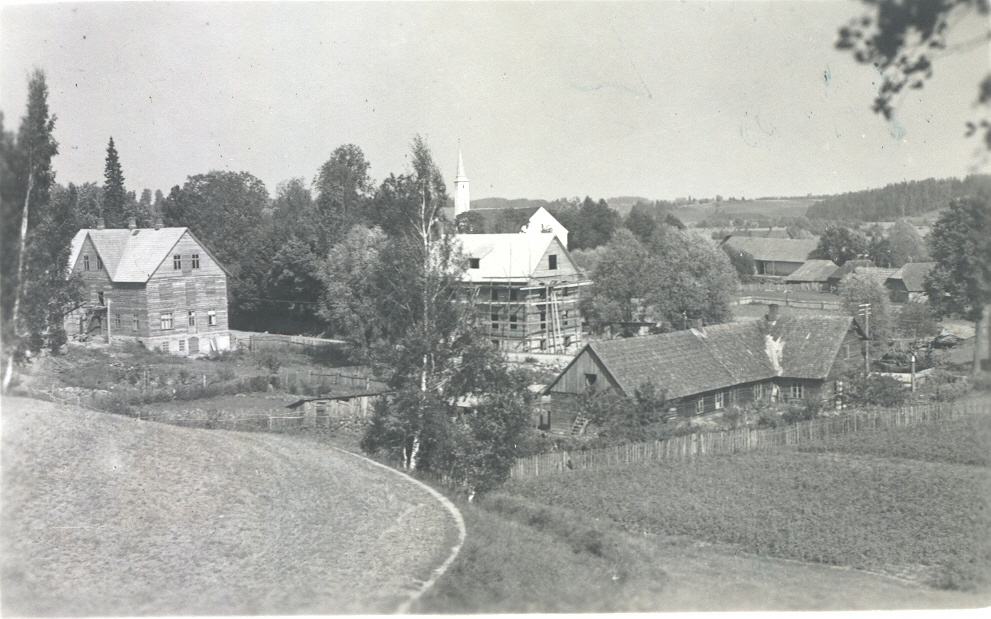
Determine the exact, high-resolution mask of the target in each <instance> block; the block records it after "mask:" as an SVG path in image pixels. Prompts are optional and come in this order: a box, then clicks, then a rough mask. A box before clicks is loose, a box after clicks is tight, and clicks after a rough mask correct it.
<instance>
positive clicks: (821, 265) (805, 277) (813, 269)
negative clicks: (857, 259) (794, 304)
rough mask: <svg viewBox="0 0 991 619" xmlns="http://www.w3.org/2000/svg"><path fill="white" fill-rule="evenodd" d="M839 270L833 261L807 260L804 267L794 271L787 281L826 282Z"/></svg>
mask: <svg viewBox="0 0 991 619" xmlns="http://www.w3.org/2000/svg"><path fill="white" fill-rule="evenodd" d="M838 268H839V267H838V266H836V263H835V262H833V261H832V260H806V261H805V262H804V263H803V264H802V266H800V267H798V268H797V269H795V270H794V271H792V273H791V275H789V276H788V277H787V278H786V279H785V281H786V282H825V281H826V280H828V279H829V276H830V275H832V274H833V273H835V272H836V269H838Z"/></svg>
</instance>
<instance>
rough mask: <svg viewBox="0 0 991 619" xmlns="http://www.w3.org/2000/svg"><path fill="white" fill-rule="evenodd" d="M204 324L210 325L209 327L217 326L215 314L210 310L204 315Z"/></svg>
mask: <svg viewBox="0 0 991 619" xmlns="http://www.w3.org/2000/svg"><path fill="white" fill-rule="evenodd" d="M206 324H208V325H210V326H211V327H216V326H217V312H215V311H213V310H210V311H209V312H207V313H206Z"/></svg>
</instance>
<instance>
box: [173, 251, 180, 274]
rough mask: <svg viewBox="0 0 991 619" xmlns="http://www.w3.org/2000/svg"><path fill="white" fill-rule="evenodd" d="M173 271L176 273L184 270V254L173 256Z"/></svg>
mask: <svg viewBox="0 0 991 619" xmlns="http://www.w3.org/2000/svg"><path fill="white" fill-rule="evenodd" d="M172 269H173V270H175V271H181V270H182V254H172Z"/></svg>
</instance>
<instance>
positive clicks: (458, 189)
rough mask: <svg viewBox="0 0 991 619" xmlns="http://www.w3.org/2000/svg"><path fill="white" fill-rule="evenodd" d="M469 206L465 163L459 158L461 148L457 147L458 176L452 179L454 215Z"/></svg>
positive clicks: (466, 209)
mask: <svg viewBox="0 0 991 619" xmlns="http://www.w3.org/2000/svg"><path fill="white" fill-rule="evenodd" d="M470 207H471V199H470V198H469V197H468V177H467V176H465V164H464V161H462V160H461V149H460V148H459V149H458V177H457V178H455V179H454V216H455V217H457V216H458V215H460V214H461V213H467V212H468V209H469V208H470Z"/></svg>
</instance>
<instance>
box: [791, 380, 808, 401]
mask: <svg viewBox="0 0 991 619" xmlns="http://www.w3.org/2000/svg"><path fill="white" fill-rule="evenodd" d="M788 395H789V396H790V397H791V398H793V399H798V400H801V399H802V398H804V397H805V385H803V384H801V383H796V384H793V385H791V387H789V388H788Z"/></svg>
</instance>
